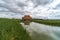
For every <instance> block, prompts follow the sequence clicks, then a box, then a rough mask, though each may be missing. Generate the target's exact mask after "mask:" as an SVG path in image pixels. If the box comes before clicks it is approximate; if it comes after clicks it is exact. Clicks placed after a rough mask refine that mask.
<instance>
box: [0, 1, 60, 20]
mask: <svg viewBox="0 0 60 40" xmlns="http://www.w3.org/2000/svg"><path fill="white" fill-rule="evenodd" d="M25 11H28V12H30V13H29V15H31V16H32V17H34V18H43V19H60V0H0V17H5V18H13V17H14V18H21V17H22V16H23V15H25Z"/></svg>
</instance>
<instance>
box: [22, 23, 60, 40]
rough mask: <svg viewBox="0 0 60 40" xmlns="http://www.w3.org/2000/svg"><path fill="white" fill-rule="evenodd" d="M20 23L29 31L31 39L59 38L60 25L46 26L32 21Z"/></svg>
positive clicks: (47, 39)
mask: <svg viewBox="0 0 60 40" xmlns="http://www.w3.org/2000/svg"><path fill="white" fill-rule="evenodd" d="M21 24H22V26H23V28H24V29H26V31H27V32H28V33H29V35H30V36H31V38H32V40H60V27H54V26H48V25H44V24H39V23H35V22H32V23H31V24H30V25H24V23H21Z"/></svg>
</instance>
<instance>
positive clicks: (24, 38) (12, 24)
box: [0, 18, 30, 40]
mask: <svg viewBox="0 0 60 40" xmlns="http://www.w3.org/2000/svg"><path fill="white" fill-rule="evenodd" d="M20 22H21V21H20V20H17V19H5V18H0V40H30V37H29V34H27V33H26V30H24V29H23V27H22V26H21V24H19V23H20Z"/></svg>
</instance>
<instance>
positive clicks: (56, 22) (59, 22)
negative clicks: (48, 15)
mask: <svg viewBox="0 0 60 40" xmlns="http://www.w3.org/2000/svg"><path fill="white" fill-rule="evenodd" d="M33 21H34V22H37V23H42V24H46V25H52V26H60V20H33Z"/></svg>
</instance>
